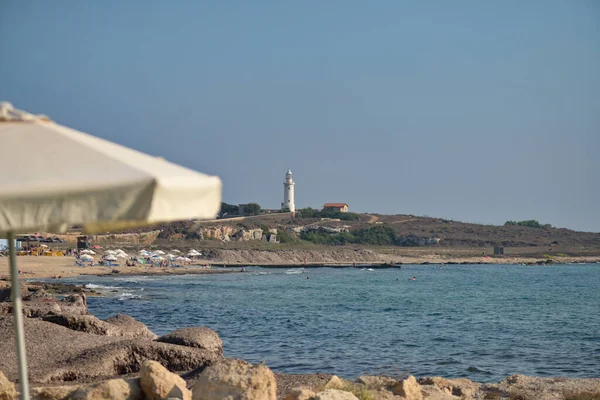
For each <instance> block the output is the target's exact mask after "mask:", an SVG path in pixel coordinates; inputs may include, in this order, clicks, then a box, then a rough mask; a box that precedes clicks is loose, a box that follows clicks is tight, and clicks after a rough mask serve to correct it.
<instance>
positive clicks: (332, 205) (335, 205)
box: [323, 203, 348, 207]
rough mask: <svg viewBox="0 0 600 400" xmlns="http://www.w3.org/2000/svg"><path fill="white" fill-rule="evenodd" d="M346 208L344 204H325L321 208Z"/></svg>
mask: <svg viewBox="0 0 600 400" xmlns="http://www.w3.org/2000/svg"><path fill="white" fill-rule="evenodd" d="M344 206H348V204H346V203H325V204H324V205H323V207H344Z"/></svg>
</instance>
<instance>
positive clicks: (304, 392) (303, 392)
mask: <svg viewBox="0 0 600 400" xmlns="http://www.w3.org/2000/svg"><path fill="white" fill-rule="evenodd" d="M313 397H315V392H314V391H312V390H311V389H307V388H293V389H291V390H290V391H288V392H287V393H286V394H285V397H284V398H283V400H311V399H312V398H313Z"/></svg>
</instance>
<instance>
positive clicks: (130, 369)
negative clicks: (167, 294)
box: [0, 316, 221, 383]
mask: <svg viewBox="0 0 600 400" xmlns="http://www.w3.org/2000/svg"><path fill="white" fill-rule="evenodd" d="M24 324H25V342H26V347H27V357H28V360H29V366H30V369H29V375H30V379H31V381H32V382H34V383H35V382H37V383H45V382H53V383H54V382H77V381H85V380H93V379H96V380H97V379H107V378H113V377H116V376H119V375H123V374H129V373H135V372H139V370H140V368H141V366H142V363H143V362H144V361H145V360H154V361H158V362H160V363H161V364H162V365H164V366H165V367H166V368H168V369H169V370H171V371H190V370H193V369H197V368H202V367H205V366H207V365H210V364H212V363H214V362H216V361H218V360H220V359H221V355H220V354H217V353H215V352H211V351H208V350H204V349H199V348H195V347H185V346H179V345H174V344H170V343H159V342H155V341H151V340H148V339H127V338H123V337H116V336H103V335H93V334H89V333H85V332H79V331H75V330H71V329H68V328H65V327H63V326H60V325H57V324H54V323H50V322H46V321H42V320H38V319H31V318H26V319H25V321H24ZM0 354H2V357H0V370H3V371H4V372H5V373H6V376H7V377H8V378H9V379H10V380H15V379H16V378H17V357H16V351H15V343H14V331H13V324H12V316H8V317H6V316H5V317H0Z"/></svg>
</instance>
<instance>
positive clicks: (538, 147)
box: [0, 0, 600, 232]
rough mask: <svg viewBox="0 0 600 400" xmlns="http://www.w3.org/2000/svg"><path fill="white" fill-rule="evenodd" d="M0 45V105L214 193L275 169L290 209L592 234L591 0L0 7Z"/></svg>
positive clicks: (599, 223)
mask: <svg viewBox="0 0 600 400" xmlns="http://www.w3.org/2000/svg"><path fill="white" fill-rule="evenodd" d="M0 38H1V40H2V53H1V54H0V77H1V79H0V100H7V101H11V102H12V103H13V104H14V105H15V106H16V107H17V108H21V109H25V110H28V111H31V112H34V113H44V114H47V115H49V116H50V117H51V118H52V119H54V120H55V121H57V122H60V123H63V124H65V125H69V126H71V127H73V128H77V129H80V130H83V131H87V132H89V133H92V134H95V135H97V136H101V137H104V138H106V139H109V140H112V141H115V142H118V143H121V144H124V145H127V146H130V147H134V148H136V149H138V150H141V151H144V152H147V153H150V154H154V155H160V156H163V157H164V158H166V159H168V160H170V161H174V162H177V163H180V164H182V165H185V166H187V167H190V168H193V169H196V170H199V171H203V172H207V173H210V174H215V175H218V176H220V177H221V178H222V179H223V182H224V190H223V196H224V200H225V201H227V202H231V203H245V202H250V201H256V202H258V203H260V204H261V205H262V206H263V207H269V208H270V207H273V208H275V207H278V206H279V203H280V202H281V201H282V197H283V179H284V175H285V171H286V170H287V168H291V169H292V171H293V172H294V175H295V179H296V204H297V207H305V206H312V207H319V206H321V205H322V204H323V203H324V202H347V203H348V204H349V205H350V208H351V210H352V211H358V212H378V213H394V214H396V213H398V214H400V213H402V214H416V215H429V216H438V217H444V218H451V219H457V220H464V221H470V222H478V223H496V224H501V223H503V222H504V221H506V220H509V219H512V220H521V219H538V220H539V221H540V222H543V223H551V224H553V225H556V226H563V227H569V228H573V229H582V230H589V231H595V232H598V231H600V156H599V154H598V153H599V151H600V73H599V71H600V3H599V2H596V1H595V0H573V1H569V0H563V1H553V0H537V1H536V0H530V1H526V2H523V1H512V0H506V1H475V0H473V1H466V0H464V1H463V0H457V1H453V2H448V1H442V0H437V1H436V0H430V1H374V2H359V1H349V0H348V1H333V0H332V1H326V2H317V1H313V2H311V1H308V2H291V1H255V2H242V1H230V2H202V1H183V0H181V1H174V2H167V1H127V2H121V1H67V0H63V1H57V2H44V1H6V0H5V1H2V2H1V3H0ZM65 158H66V159H68V154H66V155H65Z"/></svg>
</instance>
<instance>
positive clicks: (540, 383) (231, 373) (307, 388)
mask: <svg viewBox="0 0 600 400" xmlns="http://www.w3.org/2000/svg"><path fill="white" fill-rule="evenodd" d="M74 289H75V288H74ZM55 290H58V291H60V293H61V294H62V295H64V297H63V296H61V297H63V298H61V299H58V298H56V297H55V296H53V295H52V294H51V293H49V292H50V291H55ZM9 294H10V289H0V354H1V355H2V357H0V371H2V372H1V373H0V399H13V398H16V396H18V392H17V389H18V385H17V384H15V381H16V379H17V376H18V371H17V359H16V354H15V345H14V337H13V325H12V323H13V320H12V310H11V308H10V303H8V298H9ZM22 295H23V298H24V302H25V310H24V314H25V316H26V317H27V318H26V319H25V330H26V346H27V355H28V361H29V369H30V370H29V372H30V374H29V375H30V382H31V385H32V397H33V398H34V399H40V400H41V399H47V400H48V399H57V400H58V399H132V400H133V399H182V400H183V399H194V400H201V399H206V400H216V399H231V400H238V399H239V400H275V399H286V400H302V399H304V400H308V399H314V400H336V399H337V400H344V399H347V400H350V399H360V400H367V399H371V400H378V399H382V400H386V399H390V400H391V399H424V400H427V399H432V400H433V399H435V400H443V399H448V400H450V399H569V400H576V399H580V400H581V399H598V398H600V379H567V378H536V377H526V376H522V375H513V376H510V377H508V378H506V379H504V380H502V381H500V382H499V383H495V384H480V383H477V382H473V381H470V380H468V379H446V378H442V377H424V378H420V379H417V378H415V377H413V376H410V375H404V376H394V377H385V376H361V377H358V378H357V379H356V380H352V381H350V380H346V379H343V378H340V377H337V376H335V375H328V374H306V375H292V374H278V373H274V372H273V371H271V370H270V369H269V368H268V366H265V365H263V364H257V365H252V364H250V363H248V362H246V361H243V360H238V359H231V358H226V357H224V356H223V342H222V341H221V339H220V338H219V336H218V334H217V333H216V332H215V331H213V330H212V329H210V328H207V327H191V328H184V329H179V330H176V331H173V332H171V333H168V334H166V335H163V336H161V337H157V335H155V334H154V333H153V332H152V331H151V330H150V329H148V327H146V326H145V325H144V324H143V323H141V322H139V321H136V320H135V319H133V318H131V317H129V316H126V315H120V314H119V315H116V316H113V317H111V318H107V319H105V320H100V319H98V318H96V317H95V316H93V315H90V314H89V313H88V311H87V303H86V293H85V292H83V291H82V290H81V289H80V288H76V289H75V290H73V291H72V292H71V293H69V290H68V288H67V287H64V285H63V287H61V288H53V287H49V286H48V285H47V284H45V285H31V284H30V285H28V286H26V287H24V288H23V291H22Z"/></svg>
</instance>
